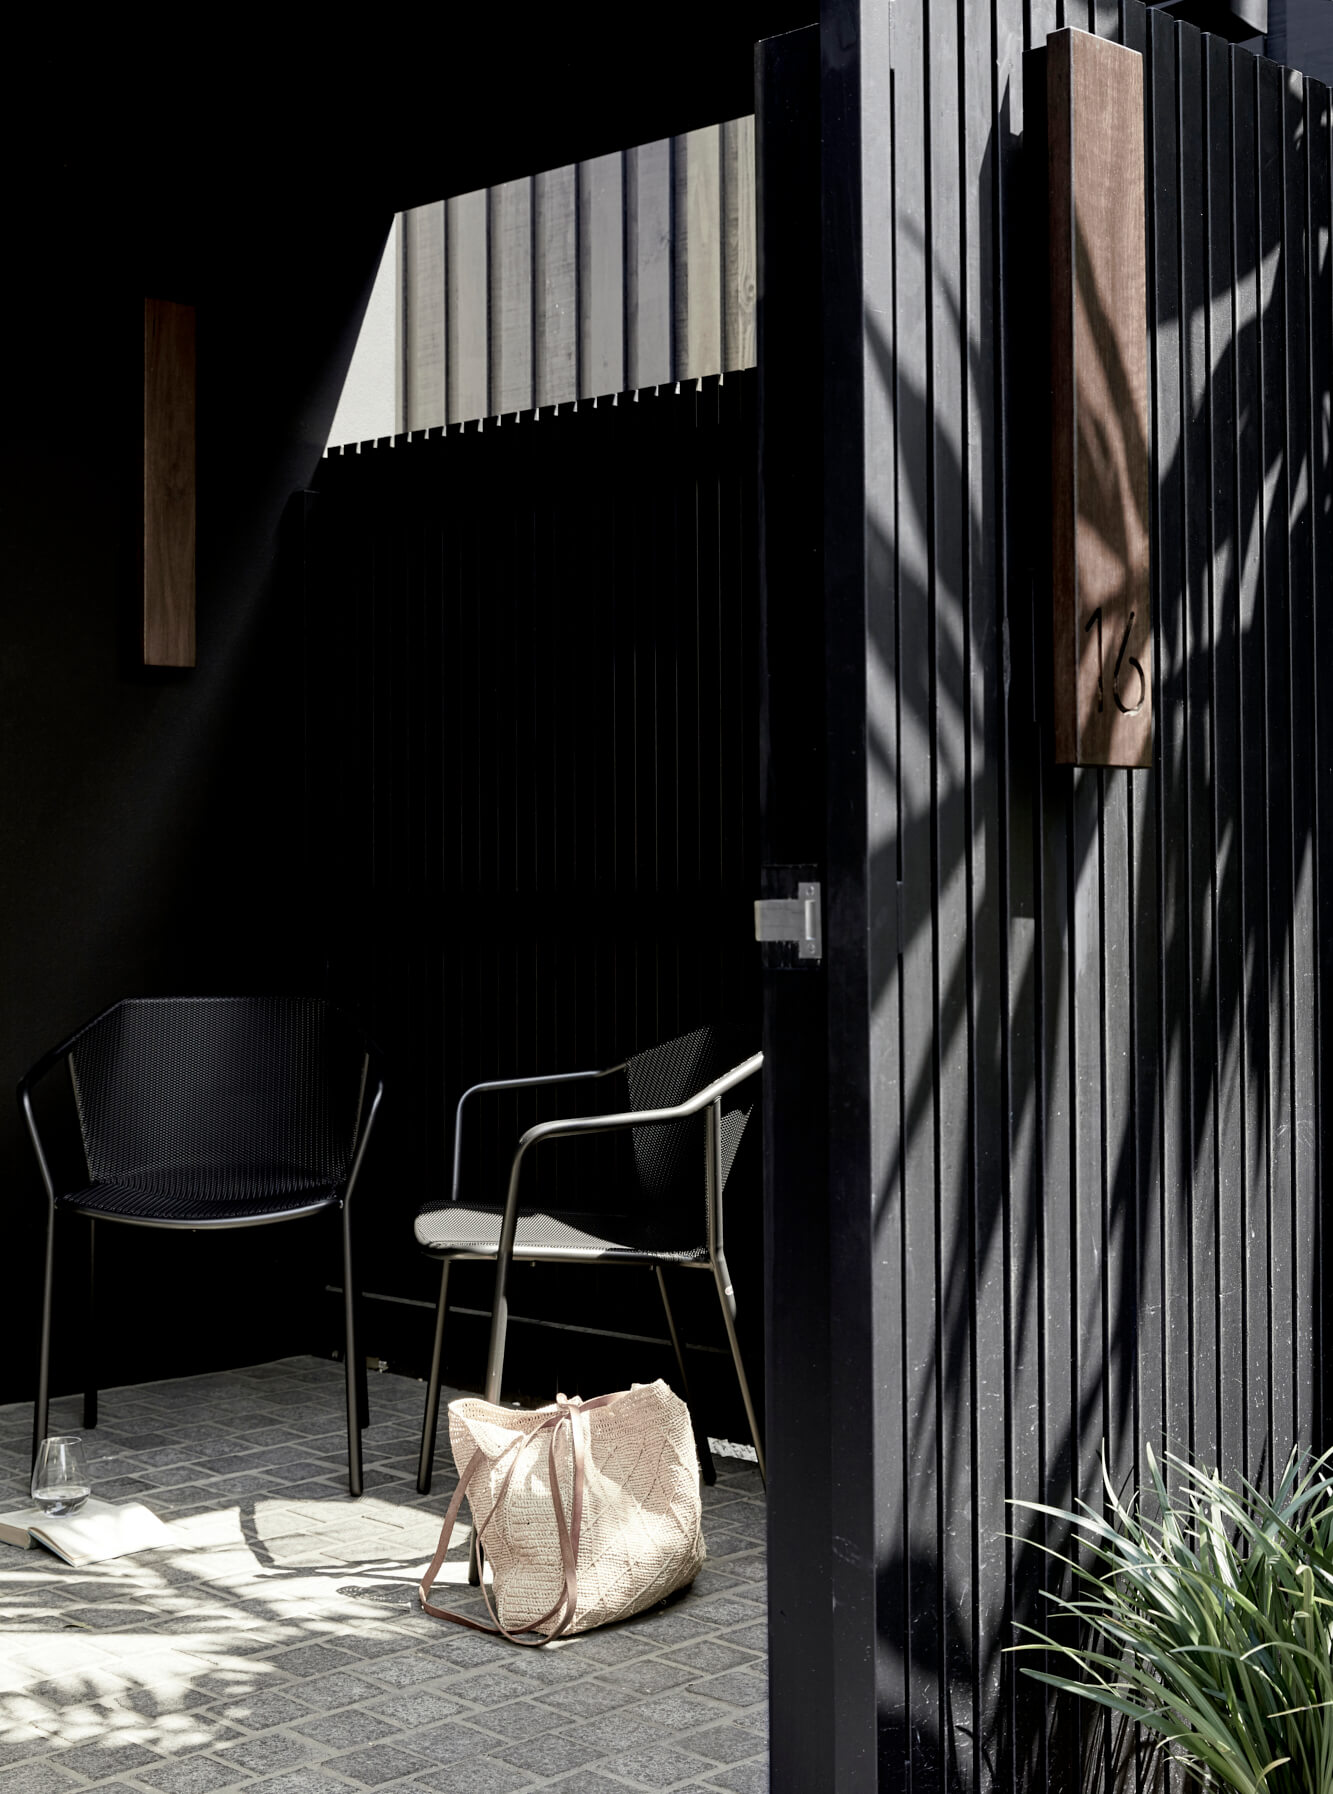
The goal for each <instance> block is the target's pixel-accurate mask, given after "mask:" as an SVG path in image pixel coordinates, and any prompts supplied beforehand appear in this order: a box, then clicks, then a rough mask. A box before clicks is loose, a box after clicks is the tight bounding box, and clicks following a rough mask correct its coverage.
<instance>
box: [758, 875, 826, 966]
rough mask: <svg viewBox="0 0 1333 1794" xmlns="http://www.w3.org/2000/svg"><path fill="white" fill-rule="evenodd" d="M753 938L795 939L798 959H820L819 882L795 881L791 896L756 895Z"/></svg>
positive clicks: (759, 939)
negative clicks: (757, 896)
mask: <svg viewBox="0 0 1333 1794" xmlns="http://www.w3.org/2000/svg"><path fill="white" fill-rule="evenodd" d="M790 888H791V887H790V886H788V889H789V890H790ZM754 938H755V939H756V940H757V941H795V942H796V943H797V952H798V955H799V957H800V958H801V959H822V958H823V956H824V935H823V920H822V917H821V914H820V907H819V886H818V885H817V884H798V885H797V887H796V895H795V897H761V898H759V899H758V900H757V901H756V903H755V906H754Z"/></svg>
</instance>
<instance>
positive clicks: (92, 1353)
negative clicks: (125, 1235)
mask: <svg viewBox="0 0 1333 1794" xmlns="http://www.w3.org/2000/svg"><path fill="white" fill-rule="evenodd" d="M96 1425H97V1223H96V1221H94V1220H93V1218H92V1216H91V1215H90V1216H89V1217H88V1305H87V1307H86V1308H85V1309H84V1314H83V1428H84V1431H85V1432H91V1431H92V1429H93V1428H94V1427H95V1426H96Z"/></svg>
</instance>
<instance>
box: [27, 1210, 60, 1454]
mask: <svg viewBox="0 0 1333 1794" xmlns="http://www.w3.org/2000/svg"><path fill="white" fill-rule="evenodd" d="M55 1264H56V1205H55V1203H54V1202H53V1203H51V1205H50V1212H49V1214H48V1216H47V1221H46V1268H45V1271H44V1274H43V1277H42V1331H41V1340H40V1344H39V1346H38V1352H37V1405H36V1407H35V1408H34V1409H33V1416H32V1462H33V1467H34V1469H35V1468H36V1465H37V1447H38V1446H39V1445H40V1444H41V1442H42V1440H43V1439H45V1437H46V1435H47V1433H48V1432H49V1431H50V1430H51V1296H52V1293H53V1289H54V1284H55Z"/></svg>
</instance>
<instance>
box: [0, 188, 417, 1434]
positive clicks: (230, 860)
mask: <svg viewBox="0 0 1333 1794" xmlns="http://www.w3.org/2000/svg"><path fill="white" fill-rule="evenodd" d="M200 211H201V215H196V216H193V217H192V219H191V227H192V228H191V233H190V240H189V241H182V240H181V239H180V238H177V239H176V240H175V241H174V242H173V241H171V240H169V239H167V238H165V237H164V235H163V234H161V233H160V232H159V230H158V229H157V221H156V220H153V219H151V218H148V217H145V216H144V215H142V214H141V213H138V212H136V210H135V209H134V207H133V206H127V207H126V208H125V210H124V211H123V212H122V213H121V214H119V215H118V216H116V217H114V218H113V217H98V216H97V214H96V213H95V212H94V213H93V214H92V215H91V216H89V217H85V218H84V219H83V221H82V227H81V229H80V230H79V231H78V232H75V233H71V232H70V231H69V230H68V229H67V228H66V221H65V220H64V219H63V218H62V217H61V216H59V215H57V214H53V213H52V212H51V211H50V210H49V209H47V208H44V207H41V206H36V205H34V206H33V207H31V209H27V208H25V209H23V210H22V211H21V212H20V215H19V222H18V224H17V225H16V237H21V238H22V240H23V241H24V242H25V244H26V245H27V252H28V253H30V255H31V257H32V261H31V264H30V267H31V268H32V269H34V270H35V269H37V268H40V270H41V281H42V290H41V294H40V303H37V302H36V300H37V297H38V296H37V294H35V293H34V291H33V290H32V288H31V286H30V285H29V284H28V283H27V282H26V281H25V288H26V290H25V293H24V296H23V303H21V304H20V303H19V302H18V300H17V297H16V296H15V295H12V294H11V295H10V297H9V299H8V301H7V303H6V307H5V313H4V323H5V329H6V332H7V340H8V341H9V342H10V344H11V345H12V346H13V350H14V352H12V353H11V354H10V356H9V358H8V364H7V375H6V406H5V430H4V439H3V444H2V445H0V455H2V456H3V475H2V476H0V505H3V524H0V542H3V550H2V551H0V552H3V558H4V581H3V601H2V602H3V648H2V651H0V761H2V763H3V765H4V768H5V772H4V778H3V781H0V992H2V993H3V1000H0V1071H2V1072H3V1078H4V1082H5V1083H6V1084H7V1085H8V1086H9V1088H10V1089H11V1090H12V1087H13V1083H14V1081H15V1080H16V1079H17V1077H18V1075H19V1073H20V1072H21V1071H22V1070H23V1069H24V1068H25V1067H26V1066H27V1065H28V1064H30V1063H31V1062H32V1061H33V1060H34V1059H35V1058H36V1057H37V1056H38V1055H39V1054H40V1053H41V1052H43V1051H44V1050H45V1049H46V1048H47V1047H48V1046H51V1045H53V1044H54V1043H55V1042H56V1041H57V1040H58V1039H60V1038H61V1036H62V1035H63V1034H64V1033H66V1032H68V1031H69V1030H70V1029H71V1028H72V1027H73V1026H74V1025H76V1024H77V1023H78V1022H79V1021H81V1020H82V1019H84V1018H86V1017H87V1016H89V1015H91V1014H94V1013H96V1011H97V1010H99V1009H100V1008H102V1007H103V1006H104V1005H105V1004H107V1003H108V1002H111V1001H114V1000H115V999H116V998H117V997H119V996H122V995H126V994H135V993H148V992H165V991H177V990H198V991H223V990H253V989H261V988H273V987H279V988H291V987H293V986H294V985H298V984H299V983H301V982H302V980H303V976H304V972H303V960H302V957H301V951H300V946H301V942H302V940H303V939H304V931H303V925H302V911H303V909H304V908H305V907H306V905H307V903H308V893H307V892H306V890H305V888H304V882H303V877H302V862H301V841H300V834H299V828H298V826H297V823H298V821H299V808H300V777H301V770H300V769H301V760H300V744H301V735H300V730H301V709H300V676H299V635H298V631H297V629H296V628H295V627H294V616H295V613H294V612H293V607H292V605H291V604H290V603H289V602H288V601H287V599H286V598H285V597H284V586H283V583H282V580H281V577H280V539H281V526H282V518H283V514H284V509H285V507H286V504H287V501H288V497H289V494H290V492H291V490H292V488H293V487H295V486H299V485H301V484H303V483H304V482H305V481H307V480H308V479H309V478H310V476H311V474H312V472H313V470H314V466H315V464H316V461H317V460H318V457H319V454H320V451H321V449H322V438H323V432H324V430H325V429H326V428H327V422H328V419H329V417H330V416H331V414H332V409H333V406H334V404H335V403H336V400H337V395H338V390H339V386H340V383H341V378H342V372H343V369H344V367H345V364H346V359H347V357H348V355H349V354H350V350H351V344H352V342H353V340H354V337H355V328H356V323H357V319H358V317H359V313H360V309H361V307H362V306H363V305H364V302H365V295H366V292H367V290H368V282H369V280H370V278H371V277H372V276H373V272H374V267H375V263H376V259H377V256H378V252H379V248H380V245H381V243H382V241H383V234H384V229H385V227H386V223H387V219H386V218H385V217H384V216H383V215H380V216H376V215H374V214H373V213H372V214H370V215H364V216H363V217H362V218H361V219H360V221H358V220H357V219H356V218H355V217H351V218H349V217H346V216H344V217H342V218H340V219H339V220H338V228H337V230H336V231H334V230H332V229H331V228H329V227H330V222H331V221H330V220H328V219H327V218H326V219H324V220H323V221H322V222H319V223H317V222H316V221H315V220H314V219H312V218H310V217H307V218H305V219H304V220H299V221H293V220H291V219H284V220H283V221H282V225H281V228H278V225H277V222H276V221H275V220H273V219H271V218H265V217H263V216H256V215H255V214H254V212H253V210H252V208H251V207H250V206H249V205H248V204H246V205H245V206H243V207H242V208H241V209H240V211H239V214H238V210H237V208H236V206H235V204H234V203H228V202H227V200H226V198H225V197H223V196H219V195H218V194H217V193H216V192H213V193H212V194H211V195H208V194H201V196H200ZM261 270H262V276H261V275H260V271H261ZM259 278H262V279H263V280H264V282H265V283H266V285H267V293H268V302H267V303H266V304H265V305H263V306H259V305H257V304H256V291H255V285H256V280H257V279H259ZM146 292H153V293H159V292H161V293H167V294H170V295H172V296H175V297H179V298H182V299H186V300H191V301H193V302H195V303H196V304H197V306H198V315H199V344H200V368H201V373H200V383H199V420H200V421H199V518H198V530H199V564H198V627H199V664H198V666H197V668H195V669H194V670H193V671H190V672H178V673H147V672H145V671H144V670H143V669H142V668H141V667H140V668H136V665H135V649H136V645H137V644H136V635H135V631H136V626H137V623H136V609H135V605H136V588H135V578H136V566H135V560H136V531H137V530H138V528H139V527H140V525H139V518H140V503H139V496H138V493H137V491H136V474H137V469H138V463H139V442H140V439H141V428H142V385H141V382H142V372H141V355H142V330H143V326H142V299H143V295H144V294H145V293H146ZM0 1176H2V1177H3V1187H4V1191H5V1205H6V1207H5V1228H6V1239H7V1250H6V1259H7V1263H8V1264H9V1266H10V1268H11V1276H10V1280H9V1283H8V1292H7V1293H8V1299H7V1300H6V1302H5V1303H4V1305H3V1315H4V1320H3V1342H2V1344H0V1363H2V1364H3V1370H0V1399H14V1398H16V1397H18V1396H20V1395H24V1394H26V1393H28V1391H29V1389H30V1386H31V1381H32V1378H33V1375H34V1374H35V1326H36V1312H37V1310H36V1299H37V1285H38V1278H37V1273H36V1265H37V1263H38V1260H37V1257H36V1253H37V1248H38V1242H39V1239H40V1237H41V1233H42V1230H43V1229H44V1225H45V1223H44V1200H43V1198H42V1196H41V1192H40V1185H39V1183H38V1180H37V1177H36V1172H35V1167H34V1165H33V1163H32V1155H31V1151H30V1149H29V1146H28V1144H27V1140H26V1135H22V1134H21V1132H20V1124H19V1116H18V1112H17V1109H16V1107H15V1105H14V1103H13V1100H12V1097H8V1098H6V1100H5V1101H4V1103H3V1104H2V1105H0ZM292 1231H293V1233H295V1230H292ZM104 1233H105V1234H106V1236H107V1237H106V1240H105V1253H104V1260H103V1264H104V1289H105V1292H106V1295H107V1301H106V1305H105V1309H104V1313H103V1317H102V1324H101V1326H100V1328H99V1339H98V1345H97V1353H98V1357H99V1360H100V1362H101V1374H102V1377H103V1380H104V1382H115V1381H119V1380H123V1379H125V1378H133V1377H137V1376H140V1375H144V1376H151V1375H155V1374H171V1373H174V1372H179V1371H182V1370H184V1369H187V1368H190V1367H192V1366H195V1365H198V1364H204V1363H213V1364H217V1363H227V1362H237V1361H244V1360H246V1359H251V1358H258V1357H263V1356H265V1355H268V1354H269V1353H270V1352H273V1351H277V1350H293V1349H298V1348H301V1349H304V1348H305V1346H306V1345H307V1344H308V1343H309V1326H310V1318H311V1313H312V1309H311V1304H310V1302H309V1301H307V1300H306V1298H305V1297H304V1295H303V1294H302V1292H303V1291H304V1290H306V1289H311V1290H313V1288H314V1287H315V1283H314V1279H313V1276H312V1274H311V1273H310V1271H309V1270H307V1269H303V1267H302V1260H303V1259H307V1258H308V1257H309V1254H310V1252H311V1242H310V1240H309V1239H306V1238H304V1237H302V1238H300V1239H297V1238H295V1237H293V1238H291V1239H289V1238H287V1237H286V1236H285V1235H284V1233H283V1230H271V1231H270V1233H269V1234H267V1235H248V1236H245V1235H242V1236H234V1237H233V1238H231V1239H228V1240H209V1241H207V1242H205V1243H203V1244H201V1243H200V1242H198V1241H188V1240H175V1241H169V1240H167V1239H166V1238H165V1237H164V1236H161V1235H155V1234H148V1233H145V1232H143V1231H142V1230H138V1229H135V1230H116V1229H106V1230H104ZM257 1241H262V1244H257V1243H256V1242H257ZM71 1244H72V1245H73V1244H74V1242H71ZM75 1263H76V1260H75V1258H74V1257H70V1259H69V1261H68V1268H69V1269H70V1270H71V1272H72V1271H73V1270H74V1268H75ZM25 1265H26V1266H29V1267H31V1275H24V1274H23V1267H24V1266H25ZM256 1285H257V1286H258V1289H259V1290H261V1291H266V1292H267V1293H268V1295H269V1296H270V1297H271V1299H269V1300H264V1301H257V1302H256V1303H255V1304H254V1305H253V1307H252V1306H251V1305H250V1304H249V1303H248V1302H245V1303H238V1302H237V1300H236V1296H237V1292H238V1290H242V1289H244V1290H251V1291H253V1290H255V1289H256ZM118 1286H121V1287H120V1291H119V1293H117V1288H118ZM58 1287H59V1286H58ZM63 1287H64V1289H65V1291H66V1292H67V1295H68V1302H67V1304H66V1306H65V1308H64V1313H63V1321H61V1322H58V1326H57V1336H58V1338H59V1339H61V1340H63V1341H64V1342H65V1343H66V1344H68V1343H69V1331H70V1327H71V1324H72V1322H73V1321H74V1319H75V1317H76V1315H77V1313H78V1310H79V1307H80V1303H81V1298H80V1295H79V1293H78V1292H77V1291H76V1289H75V1287H74V1285H73V1284H72V1283H71V1282H70V1280H69V1279H66V1280H65V1283H64V1285H63ZM259 1316H267V1317H269V1319H268V1320H267V1321H266V1322H264V1323H263V1324H257V1317H259ZM71 1375H72V1371H71V1368H70V1366H69V1364H68V1362H67V1363H66V1364H65V1365H64V1366H63V1367H62V1366H60V1365H59V1364H58V1366H57V1387H61V1386H63V1385H64V1384H66V1383H67V1382H68V1381H69V1380H70V1376H71Z"/></svg>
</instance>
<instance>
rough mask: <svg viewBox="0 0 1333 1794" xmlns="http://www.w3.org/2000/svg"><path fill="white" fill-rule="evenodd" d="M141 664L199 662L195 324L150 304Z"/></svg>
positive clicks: (165, 305)
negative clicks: (197, 621)
mask: <svg viewBox="0 0 1333 1794" xmlns="http://www.w3.org/2000/svg"><path fill="white" fill-rule="evenodd" d="M143 344H144V357H143V359H144V374H143V659H144V665H145V666H153V667H192V666H193V665H194V655H195V639H194V637H195V630H194V601H195V317H194V307H193V306H192V305H178V304H175V303H173V302H172V301H171V300H167V299H146V300H145V301H144V336H143Z"/></svg>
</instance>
